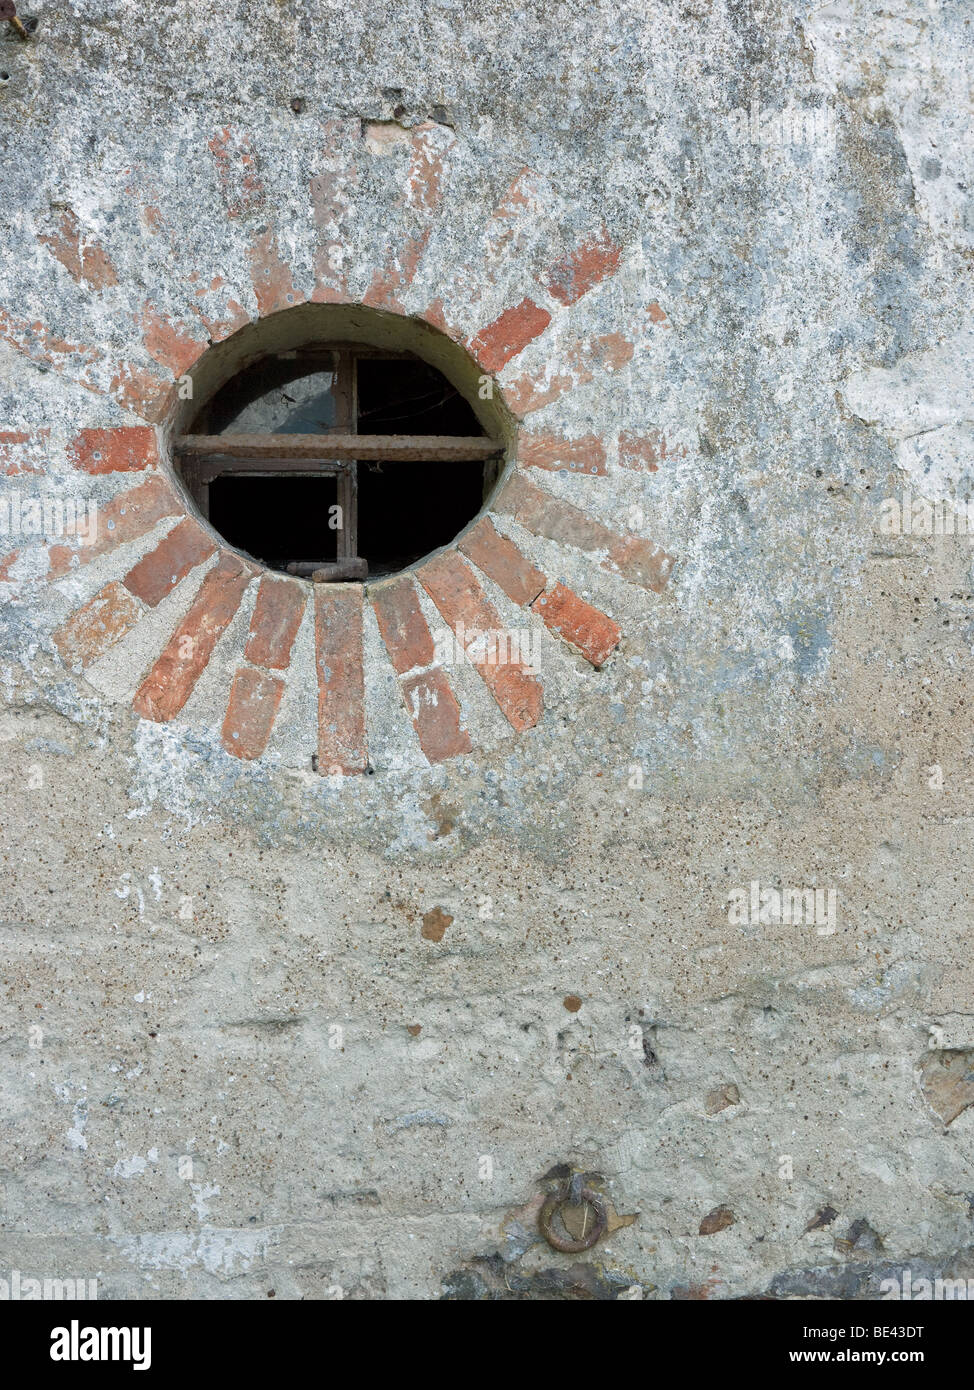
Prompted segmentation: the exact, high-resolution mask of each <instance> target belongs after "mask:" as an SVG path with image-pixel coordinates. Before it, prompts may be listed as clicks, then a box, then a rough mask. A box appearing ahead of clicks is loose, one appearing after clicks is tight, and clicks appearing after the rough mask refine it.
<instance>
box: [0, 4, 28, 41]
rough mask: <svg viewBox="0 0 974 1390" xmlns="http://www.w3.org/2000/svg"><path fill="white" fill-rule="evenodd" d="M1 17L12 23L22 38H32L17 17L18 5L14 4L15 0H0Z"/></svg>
mask: <svg viewBox="0 0 974 1390" xmlns="http://www.w3.org/2000/svg"><path fill="white" fill-rule="evenodd" d="M0 19H5V20H6V21H7V23H8V24H12V25H13V26H14V28H15V29H16V30H17V33H18V34H19V35H20V37H21V38H22V39H29V38H30V33H29V32H28V30H27V29H25V28H24V26H23V24H22V23H21V21H20V20H19V19H18V18H17V6H16V5H15V4H14V0H0ZM35 27H36V26H35Z"/></svg>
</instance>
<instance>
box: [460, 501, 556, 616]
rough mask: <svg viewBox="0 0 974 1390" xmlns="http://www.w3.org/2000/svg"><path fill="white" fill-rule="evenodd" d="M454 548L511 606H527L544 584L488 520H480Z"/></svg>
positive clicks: (539, 573) (527, 561) (542, 579)
mask: <svg viewBox="0 0 974 1390" xmlns="http://www.w3.org/2000/svg"><path fill="white" fill-rule="evenodd" d="M457 548H458V549H459V550H460V551H461V552H462V553H463V554H464V555H466V557H467V559H468V560H472V561H473V562H474V564H475V565H476V566H477V568H478V569H481V570H483V572H484V574H486V575H488V576H489V577H490V578H491V579H492V580H493V581H494V583H495V584H496V585H497V586H498V588H500V589H503V590H504V593H505V594H507V596H508V598H510V599H513V600H514V602H515V603H520V604H526V603H531V602H532V600H534V599H536V598H537V597H538V595H539V594H540V593H541V591H542V590H543V589H544V587H545V585H546V583H547V582H548V581H547V580H546V579H545V577H544V575H543V574H542V573H541V571H540V570H539V569H535V567H534V565H532V564H531V562H530V561H529V560H526V559H525V558H524V556H523V555H522V554H521V552H520V551H519V550H518V548H517V546H516V545H515V544H514V542H513V541H510V540H508V539H507V537H506V536H502V535H500V534H499V533H498V532H497V530H496V529H495V527H494V523H493V522H492V521H491V520H490V518H489V517H486V516H485V517H481V519H480V520H479V521H478V522H477V524H476V526H474V527H473V528H472V529H471V530H470V531H468V532H467V534H466V535H465V536H464V537H463V539H462V540H461V541H460V543H459V545H458V547H457Z"/></svg>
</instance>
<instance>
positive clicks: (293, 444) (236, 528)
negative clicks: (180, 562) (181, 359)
mask: <svg viewBox="0 0 974 1390" xmlns="http://www.w3.org/2000/svg"><path fill="white" fill-rule="evenodd" d="M302 310H304V311H308V310H316V311H318V312H316V313H315V314H314V315H312V316H311V319H313V320H314V323H315V327H316V328H317V329H318V330H319V331H318V333H316V334H315V335H314V336H312V337H310V339H309V337H308V326H309V321H310V320H309V315H308V314H307V312H305V313H303V314H302V312H301V311H302ZM340 310H344V313H340V312H339V311H340ZM275 318H276V319H294V320H295V321H296V324H297V321H298V320H301V319H304V320H306V322H304V323H303V324H297V326H296V328H295V330H293V331H297V332H299V334H300V336H301V337H302V338H303V339H304V341H302V342H300V343H299V344H298V345H292V344H290V343H289V341H288V339H289V337H290V336H293V331H292V334H290V335H288V334H285V336H284V338H283V341H281V342H280V343H279V344H278V345H275V344H273V343H269V344H268V345H267V346H266V347H265V349H264V350H263V351H260V350H257V351H254V344H253V343H252V342H251V343H247V342H244V343H243V344H241V345H240V349H239V350H238V353H237V354H234V353H233V352H230V351H228V345H229V344H230V343H232V340H228V343H227V344H220V345H219V348H216V349H213V350H211V353H208V354H207V355H206V356H207V358H208V357H210V356H213V355H217V354H219V356H220V357H222V358H225V359H226V361H225V363H223V364H219V363H218V364H217V367H216V370H214V369H213V368H212V367H211V368H210V372H209V375H211V376H214V377H215V381H214V382H213V383H212V384H211V383H210V382H209V381H208V380H207V376H208V373H207V371H206V369H205V368H204V369H203V370H202V371H198V370H197V369H194V372H193V374H192V375H193V379H194V386H195V385H196V384H197V380H199V383H200V384H201V385H202V386H203V387H204V389H206V390H207V395H206V399H205V403H204V404H202V405H200V404H199V401H200V397H201V395H202V394H203V393H202V392H198V391H196V390H194V392H193V395H194V397H195V402H194V404H193V405H192V407H191V413H187V414H188V418H185V420H184V422H182V433H181V434H180V435H179V437H178V439H177V440H176V456H177V468H178V472H179V474H180V476H181V478H182V480H183V482H184V484H185V486H186V487H187V489H188V490H189V492H190V493H191V495H192V497H193V500H194V502H195V504H196V506H197V508H198V509H199V511H200V512H201V513H202V514H203V516H204V517H205V518H206V519H207V520H208V521H209V523H210V525H211V526H212V527H213V529H214V530H216V531H217V532H219V534H220V535H221V536H222V537H223V539H224V540H226V541H227V542H228V543H229V544H230V545H232V546H233V547H235V548H236V549H238V550H241V551H244V552H245V553H246V554H247V555H249V556H250V557H252V558H253V559H255V560H258V561H260V562H261V563H262V564H264V565H266V566H267V567H268V568H270V569H275V570H282V571H285V572H287V573H289V574H295V575H300V576H303V577H307V578H314V579H315V580H317V581H319V582H328V581H341V580H350V579H351V580H361V579H365V578H378V577H382V576H384V575H390V574H394V573H396V572H397V571H399V570H403V569H406V568H408V567H409V566H410V565H413V564H415V563H416V562H417V561H418V560H421V559H422V558H423V557H424V556H426V555H428V554H429V553H430V552H431V551H434V550H437V549H439V548H440V547H441V546H444V545H447V544H449V543H450V542H451V541H453V540H454V539H455V538H456V536H457V535H458V534H459V533H460V532H462V531H464V530H465V529H466V527H467V526H468V525H469V524H470V523H471V522H472V521H473V520H474V519H475V518H476V517H477V516H478V515H479V514H480V512H481V511H482V510H483V508H484V506H485V504H486V503H487V501H488V499H489V497H490V496H491V494H492V492H493V490H494V488H495V486H496V484H497V481H498V479H499V477H500V474H501V472H502V470H503V467H504V452H505V447H506V441H507V438H508V436H509V430H508V428H507V427H506V422H505V421H504V420H503V419H502V418H501V411H500V408H499V405H498V403H496V402H495V401H494V388H493V383H492V382H491V381H490V380H489V378H487V377H484V376H481V375H480V374H479V368H477V367H476V364H474V363H473V362H472V360H471V359H469V358H468V357H467V355H466V354H465V353H464V352H463V351H462V349H460V348H458V347H457V345H456V344H455V343H453V342H452V341H451V340H450V339H448V338H446V337H445V335H443V334H440V333H438V332H437V331H436V330H434V329H431V328H430V327H429V325H426V324H422V323H418V322H416V321H412V320H405V319H397V318H396V316H393V315H389V314H385V313H380V312H378V311H375V310H367V309H363V308H361V307H356V308H355V309H354V310H353V309H351V308H350V307H349V306H330V305H329V306H324V305H310V306H301V309H300V310H288V311H286V312H285V313H284V314H281V315H276V316H275ZM323 318H325V319H330V320H332V322H331V323H330V324H323V323H322V319H323ZM336 320H337V321H336ZM390 320H391V321H392V325H396V327H392V326H391V325H390ZM273 322H274V321H273V320H265V321H264V322H263V323H262V324H257V325H251V328H250V329H249V330H248V329H245V330H243V332H242V334H240V335H235V336H236V337H241V338H245V337H247V336H248V335H249V336H250V337H251V338H253V330H254V329H257V330H260V329H262V328H263V327H264V325H265V324H272V323H273ZM325 326H328V327H331V328H332V329H333V330H337V331H333V332H331V333H329V334H328V335H327V336H324V334H321V333H320V329H321V328H322V327H325ZM277 327H278V330H279V329H280V325H278V326H277ZM343 330H344V332H343ZM274 336H277V337H280V332H279V331H278V333H277V334H275V335H274ZM407 342H408V343H409V345H406V344H407ZM241 351H242V353H243V360H242V361H241V360H240V352H241ZM235 359H236V360H235ZM202 362H203V363H205V362H206V358H204V359H202ZM467 364H469V366H468V365H467ZM471 368H472V372H471Z"/></svg>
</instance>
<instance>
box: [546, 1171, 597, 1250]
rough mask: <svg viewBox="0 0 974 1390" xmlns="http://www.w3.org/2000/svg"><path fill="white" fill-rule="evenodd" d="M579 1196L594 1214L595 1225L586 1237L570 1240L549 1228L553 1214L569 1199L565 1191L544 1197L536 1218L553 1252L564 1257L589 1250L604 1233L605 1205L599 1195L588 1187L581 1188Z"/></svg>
mask: <svg viewBox="0 0 974 1390" xmlns="http://www.w3.org/2000/svg"><path fill="white" fill-rule="evenodd" d="M579 1196H580V1197H581V1199H582V1201H583V1202H587V1203H588V1205H589V1206H590V1207H591V1208H592V1210H593V1211H594V1212H595V1225H594V1226H593V1227H592V1229H591V1231H589V1232H588V1234H587V1235H584V1236H582V1237H581V1238H580V1239H579V1240H572V1239H571V1238H570V1237H568V1236H559V1235H557V1234H556V1232H555V1231H553V1230H552V1226H551V1221H552V1217H553V1216H554V1214H555V1212H556V1211H559V1210H560V1209H561V1208H562V1207H563V1206H564V1205H565V1203H566V1202H567V1201H568V1199H569V1193H568V1192H567V1191H563V1192H552V1193H551V1195H550V1196H548V1197H546V1198H545V1203H544V1206H543V1207H542V1208H541V1212H540V1215H539V1216H538V1226H539V1227H540V1229H541V1234H542V1235H543V1236H544V1238H545V1240H546V1241H547V1242H548V1244H549V1245H550V1246H552V1247H553V1248H554V1249H555V1250H561V1251H563V1252H564V1253H565V1254H566V1255H577V1254H578V1252H579V1251H580V1250H590V1249H591V1247H592V1246H593V1245H594V1244H595V1242H596V1241H597V1240H598V1239H599V1237H600V1236H601V1235H602V1234H603V1233H604V1231H605V1228H606V1224H607V1218H606V1214H605V1203H604V1202H603V1201H602V1198H601V1197H600V1196H599V1194H598V1193H597V1192H593V1190H592V1188H590V1187H583V1188H582V1189H581V1191H580V1192H579Z"/></svg>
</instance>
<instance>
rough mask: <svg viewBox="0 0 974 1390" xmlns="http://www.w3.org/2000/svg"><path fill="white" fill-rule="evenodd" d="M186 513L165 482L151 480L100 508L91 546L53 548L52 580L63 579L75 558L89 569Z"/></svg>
mask: <svg viewBox="0 0 974 1390" xmlns="http://www.w3.org/2000/svg"><path fill="white" fill-rule="evenodd" d="M182 511H183V504H182V502H181V501H180V500H179V498H178V497H177V496H176V494H175V493H174V492H173V490H172V488H171V487H170V486H169V484H168V483H167V482H166V481H165V479H164V478H159V477H150V478H147V479H146V480H145V482H144V483H140V484H139V485H138V487H133V488H129V489H128V490H127V491H126V492H122V493H120V494H119V495H118V496H117V497H113V498H112V500H111V501H110V502H107V503H106V504H105V506H104V507H99V508H98V512H97V518H96V520H97V536H96V538H95V540H94V542H93V543H92V544H91V545H83V546H70V545H52V546H51V548H50V550H49V551H48V555H49V556H50V568H49V570H48V578H49V579H52V580H55V579H63V578H64V576H65V575H66V574H67V573H68V571H69V570H70V569H71V562H72V560H73V559H74V558H75V556H77V560H78V564H79V565H85V564H87V563H88V561H89V560H93V559H94V558H95V557H96V556H97V555H104V554H105V553H106V552H107V551H109V550H114V549H115V547H116V546H117V545H126V544H127V543H128V542H129V541H134V540H137V539H138V537H139V536H144V535H145V533H146V531H151V530H152V528H153V526H155V524H156V522H158V521H161V520H162V518H163V517H166V516H179V514H180V513H181V512H182Z"/></svg>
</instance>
